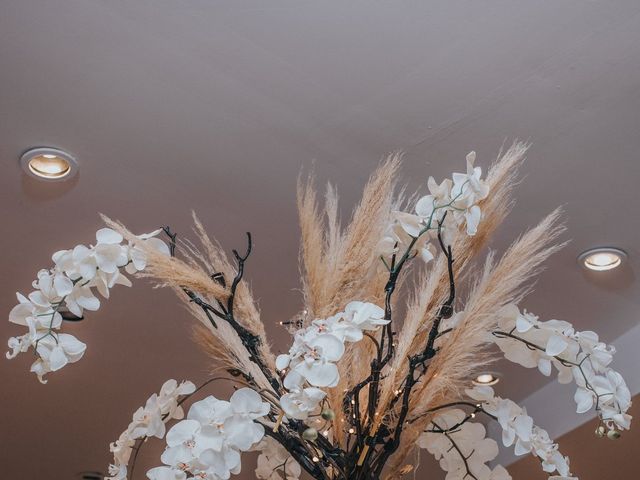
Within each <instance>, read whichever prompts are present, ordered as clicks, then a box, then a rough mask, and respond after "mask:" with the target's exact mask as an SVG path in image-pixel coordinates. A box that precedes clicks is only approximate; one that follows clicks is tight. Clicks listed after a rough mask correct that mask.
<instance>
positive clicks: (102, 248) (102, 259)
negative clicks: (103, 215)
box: [93, 228, 129, 273]
mask: <svg viewBox="0 0 640 480" xmlns="http://www.w3.org/2000/svg"><path fill="white" fill-rule="evenodd" d="M122 240H123V238H122V235H120V234H119V233H118V232H116V231H115V230H112V229H111V228H101V229H100V230H98V231H97V232H96V241H97V242H98V243H97V244H96V246H95V247H94V248H93V256H94V258H95V261H96V264H97V266H98V268H99V269H100V270H102V271H103V272H105V273H114V272H115V271H117V270H118V268H119V267H124V266H125V265H126V264H127V262H128V261H129V258H128V255H127V248H126V247H125V246H123V245H120V242H122Z"/></svg>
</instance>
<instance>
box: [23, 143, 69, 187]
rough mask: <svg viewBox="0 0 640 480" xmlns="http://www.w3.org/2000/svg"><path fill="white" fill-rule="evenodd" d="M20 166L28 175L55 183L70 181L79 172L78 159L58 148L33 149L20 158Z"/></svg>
mask: <svg viewBox="0 0 640 480" xmlns="http://www.w3.org/2000/svg"><path fill="white" fill-rule="evenodd" d="M20 164H21V165H22V169H23V170H24V171H25V173H27V175H29V176H31V177H35V178H37V179H39V180H46V181H54V182H55V181H59V180H68V179H69V178H71V177H73V176H74V175H75V174H76V173H77V171H78V162H76V159H75V158H74V157H73V156H72V155H70V154H68V153H67V152H64V151H62V150H58V149H57V148H32V149H31V150H28V151H26V152H25V153H24V154H23V155H22V157H20Z"/></svg>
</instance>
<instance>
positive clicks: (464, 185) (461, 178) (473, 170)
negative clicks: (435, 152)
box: [451, 152, 489, 209]
mask: <svg viewBox="0 0 640 480" xmlns="http://www.w3.org/2000/svg"><path fill="white" fill-rule="evenodd" d="M475 160H476V152H469V153H468V154H467V157H466V161H467V172H466V173H454V174H453V176H452V178H453V186H452V187H451V198H452V199H454V207H455V208H460V209H466V208H469V207H471V206H472V205H473V204H475V203H477V202H478V201H480V200H484V199H485V198H486V197H487V195H489V186H488V185H487V184H486V183H485V182H484V181H483V180H482V178H481V177H482V168H480V167H474V163H475Z"/></svg>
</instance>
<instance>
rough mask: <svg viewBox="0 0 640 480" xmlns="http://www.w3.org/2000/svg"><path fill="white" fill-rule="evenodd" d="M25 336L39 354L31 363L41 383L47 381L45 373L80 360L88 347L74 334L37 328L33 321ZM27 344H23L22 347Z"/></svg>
mask: <svg viewBox="0 0 640 480" xmlns="http://www.w3.org/2000/svg"><path fill="white" fill-rule="evenodd" d="M25 337H26V336H25ZM25 337H23V339H25V340H26V338H28V341H29V343H30V345H31V346H32V347H33V348H34V350H35V352H36V354H37V355H38V358H37V359H36V361H35V362H33V364H32V365H31V372H33V373H35V374H36V375H37V377H38V380H40V382H41V383H47V381H46V380H45V379H44V375H46V374H47V373H49V372H55V371H57V370H60V369H61V368H62V367H64V366H65V365H67V364H68V363H74V362H77V361H78V360H80V359H81V358H82V356H83V355H84V352H85V350H86V349H87V346H86V345H85V344H84V343H82V342H81V341H80V340H78V339H77V338H75V337H74V336H73V335H69V334H66V333H48V332H47V331H46V330H36V329H35V325H34V324H33V323H32V324H31V325H29V334H28V337H26V338H25ZM25 344H26V342H25ZM25 344H22V345H21V348H23V347H24V345H25ZM23 351H24V350H23ZM14 353H15V351H14ZM14 356H15V355H14ZM8 357H9V355H8Z"/></svg>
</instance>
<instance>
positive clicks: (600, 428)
mask: <svg viewBox="0 0 640 480" xmlns="http://www.w3.org/2000/svg"><path fill="white" fill-rule="evenodd" d="M595 433H596V437H599V438H602V437H604V433H605V431H604V427H603V426H602V425H599V426H598V428H596V432H595Z"/></svg>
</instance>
